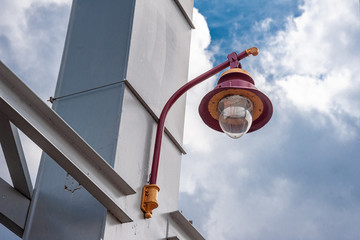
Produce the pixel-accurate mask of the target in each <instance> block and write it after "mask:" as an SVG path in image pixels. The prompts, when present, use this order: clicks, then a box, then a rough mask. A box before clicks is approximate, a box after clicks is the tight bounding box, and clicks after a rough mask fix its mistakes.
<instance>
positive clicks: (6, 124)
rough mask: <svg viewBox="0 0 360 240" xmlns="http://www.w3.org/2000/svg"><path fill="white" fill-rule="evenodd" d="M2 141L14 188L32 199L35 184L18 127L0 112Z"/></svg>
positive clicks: (0, 140)
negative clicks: (33, 183)
mask: <svg viewBox="0 0 360 240" xmlns="http://www.w3.org/2000/svg"><path fill="white" fill-rule="evenodd" d="M0 143H1V146H2V149H3V152H4V156H5V160H6V163H7V166H8V169H9V172H10V177H11V180H12V183H13V185H14V188H15V189H16V190H18V191H19V192H20V193H22V194H23V195H24V196H25V197H27V198H28V199H31V195H32V191H33V186H32V184H31V179H30V174H29V170H28V167H27V164H26V160H25V155H24V152H23V149H22V146H21V141H20V137H19V133H18V131H17V128H16V127H15V126H14V125H13V124H11V123H10V121H9V120H8V119H6V117H5V115H4V114H3V113H2V112H0Z"/></svg>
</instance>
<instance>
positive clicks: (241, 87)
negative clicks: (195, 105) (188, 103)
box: [199, 68, 273, 132]
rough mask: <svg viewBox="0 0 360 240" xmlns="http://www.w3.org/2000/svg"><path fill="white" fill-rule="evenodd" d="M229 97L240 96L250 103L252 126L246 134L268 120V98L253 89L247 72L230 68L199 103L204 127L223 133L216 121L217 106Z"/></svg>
mask: <svg viewBox="0 0 360 240" xmlns="http://www.w3.org/2000/svg"><path fill="white" fill-rule="evenodd" d="M231 95H240V96H242V97H245V98H248V99H249V100H250V101H251V102H252V106H253V109H252V124H251V127H250V129H249V130H248V132H253V131H256V130H258V129H260V128H261V127H263V126H264V125H265V124H266V123H267V122H268V121H269V120H270V118H271V116H272V113H273V107H272V104H271V101H270V100H269V98H268V97H267V96H266V95H265V94H263V93H262V92H260V91H259V90H258V89H257V88H256V87H255V82H254V80H253V79H252V77H251V76H250V74H249V73H248V72H247V71H245V70H243V69H241V68H231V69H229V70H227V71H225V72H224V73H223V74H222V75H221V77H220V79H219V81H218V84H217V86H216V87H215V89H214V90H212V91H211V92H209V93H208V94H206V95H205V97H204V98H203V99H202V101H201V103H200V106H199V113H200V116H201V118H202V119H203V121H204V122H205V124H206V125H208V126H209V127H211V128H212V129H214V130H217V131H220V132H223V130H222V129H221V127H220V125H219V121H218V118H219V111H218V104H219V102H220V101H221V100H222V99H224V98H225V97H228V96H231Z"/></svg>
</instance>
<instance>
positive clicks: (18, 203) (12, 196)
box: [0, 178, 30, 237]
mask: <svg viewBox="0 0 360 240" xmlns="http://www.w3.org/2000/svg"><path fill="white" fill-rule="evenodd" d="M29 206H30V200H29V199H28V198H26V197H25V196H24V195H22V194H21V193H20V192H18V191H17V190H15V189H14V188H13V187H11V186H10V185H9V184H8V183H7V182H5V181H4V180H3V179H2V178H0V223H2V224H3V225H4V226H6V227H7V228H8V229H9V230H11V231H12V232H13V233H15V234H16V235H18V236H19V237H22V235H23V233H24V227H25V222H26V217H27V214H28V211H29Z"/></svg>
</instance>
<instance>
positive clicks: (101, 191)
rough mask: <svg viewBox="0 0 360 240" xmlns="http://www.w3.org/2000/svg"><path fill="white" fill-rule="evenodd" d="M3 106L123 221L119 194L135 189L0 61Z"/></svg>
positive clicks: (50, 154) (19, 126)
mask: <svg viewBox="0 0 360 240" xmlns="http://www.w3.org/2000/svg"><path fill="white" fill-rule="evenodd" d="M0 110H1V111H2V112H3V113H5V115H6V116H7V117H8V119H9V120H10V121H11V122H12V123H13V124H14V125H16V126H17V127H18V128H19V129H20V130H21V131H22V132H23V133H25V134H26V135H27V136H28V137H29V138H30V139H31V140H32V141H34V142H35V143H36V144H37V145H38V146H39V147H40V148H41V149H42V150H43V151H44V152H46V153H47V154H48V155H49V156H50V157H51V158H52V159H54V160H55V161H56V162H57V163H58V164H59V165H60V166H61V167H62V168H64V169H65V170H66V171H67V172H68V173H70V174H71V175H72V176H73V177H74V179H76V180H77V181H78V182H79V183H80V184H81V185H82V186H84V188H85V189H86V190H87V191H89V192H90V193H91V194H92V195H93V196H94V197H95V198H96V199H97V200H98V201H99V202H100V203H102V204H103V205H104V206H105V207H106V208H107V209H108V210H109V211H110V212H111V213H112V214H113V215H114V216H115V217H116V218H117V219H118V220H119V221H120V222H130V221H132V220H131V218H130V217H129V216H128V215H127V214H126V213H125V212H124V211H123V210H122V209H121V206H120V204H119V202H120V198H121V197H123V196H126V195H130V194H134V193H135V191H134V190H133V189H132V188H131V187H130V186H129V185H128V184H127V183H126V182H125V181H124V180H123V179H122V178H121V177H120V176H119V175H118V174H117V173H116V172H115V171H114V169H113V168H112V167H111V166H110V165H109V164H108V163H107V162H106V161H105V160H104V159H103V158H102V157H101V156H100V155H99V154H98V153H97V152H96V151H95V150H93V149H92V148H91V147H90V146H89V145H88V144H87V143H86V142H85V141H84V140H83V139H82V138H81V137H80V136H79V135H78V134H77V133H76V132H75V131H74V130H73V129H72V128H71V127H70V126H69V125H68V124H67V123H66V122H65V121H64V120H62V119H61V118H60V117H59V116H58V115H57V114H56V113H55V112H54V111H53V110H52V109H51V108H49V107H48V106H47V105H46V103H44V102H43V101H42V100H41V99H40V98H39V97H38V96H37V95H36V94H35V93H33V92H32V91H31V90H30V89H29V88H28V87H27V86H26V85H25V84H24V83H23V82H22V81H21V80H20V79H19V78H18V77H17V76H16V75H15V74H14V73H12V72H11V71H10V70H9V69H8V68H7V67H6V66H5V65H4V64H3V63H2V62H1V61H0Z"/></svg>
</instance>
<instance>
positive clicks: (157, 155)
mask: <svg viewBox="0 0 360 240" xmlns="http://www.w3.org/2000/svg"><path fill="white" fill-rule="evenodd" d="M257 53H258V50H257V48H250V49H248V50H245V51H243V52H241V53H239V54H238V55H236V56H237V59H233V58H231V57H229V56H234V54H229V56H228V58H229V60H227V61H225V62H223V63H221V64H219V65H217V66H216V67H214V68H212V69H210V70H209V71H207V72H205V73H203V74H201V75H200V76H198V77H196V78H194V79H193V80H191V81H190V82H188V83H186V84H185V85H184V86H182V87H181V88H180V89H179V90H177V91H176V92H175V93H174V94H173V95H172V96H171V97H170V99H169V100H168V101H167V102H166V104H165V106H164V108H163V110H162V112H161V114H160V118H159V123H158V126H157V130H156V139H155V147H154V155H153V162H152V167H151V175H150V184H156V180H157V173H158V168H159V158H160V150H161V141H162V136H163V132H164V123H165V118H166V116H167V113H168V112H169V110H170V108H171V107H172V105H173V104H174V103H175V102H176V101H177V100H178V99H179V97H181V96H182V95H183V94H184V93H185V92H187V91H188V90H189V89H190V88H192V87H194V86H196V85H197V84H199V83H201V82H203V81H204V80H206V79H208V78H209V77H212V76H213V75H215V74H216V73H218V72H220V71H221V70H224V69H225V68H227V67H228V66H229V65H230V63H231V62H233V61H240V60H241V59H243V58H245V57H247V56H249V55H250V54H252V55H254V56H256V55H257Z"/></svg>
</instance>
